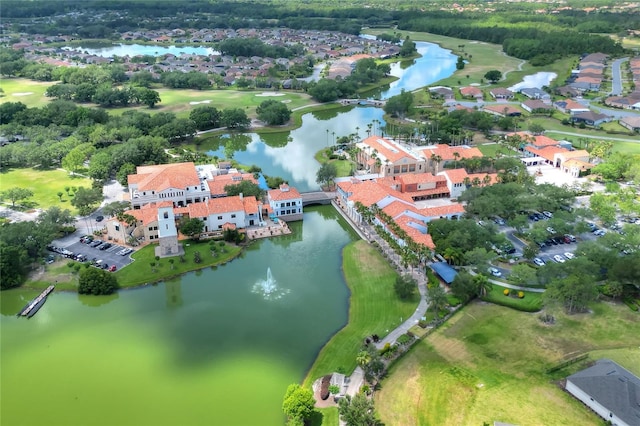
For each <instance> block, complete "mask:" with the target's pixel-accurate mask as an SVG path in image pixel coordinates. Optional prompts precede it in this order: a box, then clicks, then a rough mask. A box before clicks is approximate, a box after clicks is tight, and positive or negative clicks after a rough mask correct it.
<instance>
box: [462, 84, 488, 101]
mask: <svg viewBox="0 0 640 426" xmlns="http://www.w3.org/2000/svg"><path fill="white" fill-rule="evenodd" d="M460 94H461V95H462V96H463V97H465V98H472V99H476V100H482V99H483V98H484V95H483V93H482V90H481V89H480V88H478V87H475V86H467V87H461V88H460Z"/></svg>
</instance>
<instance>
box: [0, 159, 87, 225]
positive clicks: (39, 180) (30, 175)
mask: <svg viewBox="0 0 640 426" xmlns="http://www.w3.org/2000/svg"><path fill="white" fill-rule="evenodd" d="M74 186H75V187H76V188H80V187H85V188H90V187H91V180H89V179H87V178H83V177H79V176H70V175H69V173H67V172H66V171H64V170H39V169H33V168H31V169H15V170H10V171H7V172H3V173H0V191H4V190H6V189H8V188H14V187H19V188H27V189H30V190H31V191H33V197H31V198H29V199H27V200H26V202H24V203H23V204H24V205H25V206H27V207H28V208H38V209H45V210H46V209H48V208H49V207H52V206H57V207H60V208H61V209H69V210H70V211H71V213H72V214H74V215H75V214H77V213H78V212H77V210H76V208H75V207H73V206H72V205H71V203H70V202H69V201H70V199H71V198H72V197H71V196H70V195H67V193H66V191H65V187H70V188H72V187H74ZM58 192H62V193H63V195H62V199H60V198H58V195H57V194H58ZM72 193H73V192H71V194H72ZM8 202H9V201H8V200H7V201H5V203H8ZM9 204H10V203H9Z"/></svg>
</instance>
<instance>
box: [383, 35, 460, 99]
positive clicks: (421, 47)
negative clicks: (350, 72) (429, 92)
mask: <svg viewBox="0 0 640 426" xmlns="http://www.w3.org/2000/svg"><path fill="white" fill-rule="evenodd" d="M416 49H417V50H418V53H419V54H420V55H422V56H421V57H419V58H416V59H413V60H411V61H401V62H396V63H394V64H393V65H391V75H392V76H394V77H398V80H396V81H394V82H393V83H391V84H390V85H389V88H388V89H386V90H382V91H378V92H376V93H372V94H371V95H372V96H373V97H375V98H377V99H388V98H390V97H392V96H396V95H399V94H400V92H402V90H405V91H407V92H411V91H413V90H416V89H419V88H421V87H424V86H428V85H430V84H433V83H435V82H436V81H439V80H442V79H444V78H447V77H449V76H451V75H452V74H453V73H454V72H455V70H456V61H457V60H458V57H457V56H456V55H454V54H453V53H451V51H450V50H446V49H443V48H441V47H440V46H438V45H437V44H433V43H426V42H424V41H417V42H416ZM378 93H379V95H378V96H376V94H378Z"/></svg>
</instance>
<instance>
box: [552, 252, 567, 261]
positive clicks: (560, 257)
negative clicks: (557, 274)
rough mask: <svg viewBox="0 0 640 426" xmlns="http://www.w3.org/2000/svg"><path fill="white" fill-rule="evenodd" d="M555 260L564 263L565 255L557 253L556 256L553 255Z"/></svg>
mask: <svg viewBox="0 0 640 426" xmlns="http://www.w3.org/2000/svg"><path fill="white" fill-rule="evenodd" d="M553 260H555V261H556V262H558V263H564V262H565V260H564V257H562V256H560V255H559V254H556V255H555V256H553Z"/></svg>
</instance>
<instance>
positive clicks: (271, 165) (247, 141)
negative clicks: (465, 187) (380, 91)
mask: <svg viewBox="0 0 640 426" xmlns="http://www.w3.org/2000/svg"><path fill="white" fill-rule="evenodd" d="M383 114H384V111H383V110H382V109H380V108H372V107H345V108H340V109H336V110H331V111H322V112H313V113H308V114H305V115H304V116H303V117H302V127H300V128H298V129H296V130H293V131H290V132H280V133H272V134H262V135H258V134H256V133H248V134H240V135H223V136H211V137H208V138H206V139H205V141H204V142H203V143H202V144H201V145H200V146H199V147H198V149H199V150H200V151H206V152H207V153H208V154H209V155H210V156H217V157H219V158H230V156H232V157H233V159H235V160H237V161H238V162H239V163H240V164H245V165H253V164H255V165H257V166H259V167H260V168H262V172H263V173H264V174H266V175H268V176H280V177H282V178H283V179H285V180H286V181H287V182H289V184H290V185H292V186H295V187H296V188H297V189H298V190H299V191H312V190H317V189H318V188H319V185H318V184H317V183H316V173H317V171H318V169H319V168H320V164H319V163H318V162H317V161H316V160H315V159H314V158H313V156H314V155H315V154H316V153H317V152H318V151H319V150H321V149H322V148H324V147H327V146H329V145H333V144H334V142H335V141H336V140H337V139H338V138H339V137H341V136H347V135H349V134H355V133H356V132H357V133H358V134H359V135H360V137H366V136H367V130H368V127H367V126H368V125H371V126H372V127H371V131H372V133H373V132H374V126H375V129H376V133H377V134H380V133H379V128H380V126H384V125H385V122H384V120H383V119H382V116H383ZM374 120H378V121H377V122H374ZM356 128H358V129H356ZM327 130H328V131H329V132H328V133H327Z"/></svg>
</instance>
